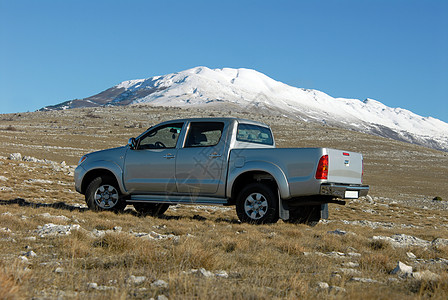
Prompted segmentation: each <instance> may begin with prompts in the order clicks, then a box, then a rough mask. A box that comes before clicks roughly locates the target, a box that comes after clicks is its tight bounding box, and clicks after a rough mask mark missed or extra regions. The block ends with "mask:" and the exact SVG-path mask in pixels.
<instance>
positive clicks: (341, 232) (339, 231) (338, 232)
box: [327, 229, 347, 235]
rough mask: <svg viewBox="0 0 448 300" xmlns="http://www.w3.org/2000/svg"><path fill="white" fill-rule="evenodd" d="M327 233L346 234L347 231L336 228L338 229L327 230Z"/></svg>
mask: <svg viewBox="0 0 448 300" xmlns="http://www.w3.org/2000/svg"><path fill="white" fill-rule="evenodd" d="M327 233H330V234H337V235H346V234H347V231H344V230H340V229H336V230H333V231H327Z"/></svg>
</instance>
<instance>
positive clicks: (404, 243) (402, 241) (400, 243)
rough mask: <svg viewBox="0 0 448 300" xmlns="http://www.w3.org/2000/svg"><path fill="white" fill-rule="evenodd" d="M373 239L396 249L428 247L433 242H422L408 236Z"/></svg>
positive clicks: (399, 235) (375, 237) (374, 237)
mask: <svg viewBox="0 0 448 300" xmlns="http://www.w3.org/2000/svg"><path fill="white" fill-rule="evenodd" d="M372 239H373V240H382V241H387V242H389V243H390V244H391V245H392V246H394V247H408V246H419V247H428V246H429V245H430V244H431V242H429V241H426V240H422V239H419V238H417V237H415V236H412V235H406V234H395V235H393V236H391V237H387V236H373V237H372Z"/></svg>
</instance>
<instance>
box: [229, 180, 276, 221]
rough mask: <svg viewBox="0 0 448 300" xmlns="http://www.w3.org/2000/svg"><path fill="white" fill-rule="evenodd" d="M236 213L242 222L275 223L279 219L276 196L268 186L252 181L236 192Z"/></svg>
mask: <svg viewBox="0 0 448 300" xmlns="http://www.w3.org/2000/svg"><path fill="white" fill-rule="evenodd" d="M236 213H237V215H238V218H239V219H240V221H241V222H243V223H252V224H267V223H275V222H277V221H278V219H279V215H278V196H276V193H274V191H273V190H272V189H271V188H270V187H268V186H266V185H264V184H262V183H252V184H250V185H248V186H246V187H245V188H244V189H243V190H241V192H240V193H239V194H238V196H237V199H236Z"/></svg>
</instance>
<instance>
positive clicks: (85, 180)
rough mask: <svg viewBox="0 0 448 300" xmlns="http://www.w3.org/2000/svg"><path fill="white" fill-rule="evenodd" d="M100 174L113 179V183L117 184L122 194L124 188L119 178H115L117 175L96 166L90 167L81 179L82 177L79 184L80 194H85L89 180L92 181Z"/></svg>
mask: <svg viewBox="0 0 448 300" xmlns="http://www.w3.org/2000/svg"><path fill="white" fill-rule="evenodd" d="M100 176H105V177H110V178H112V179H114V180H115V183H116V184H117V186H118V187H119V188H120V191H121V193H122V194H124V193H123V192H124V188H123V184H122V182H121V180H118V179H117V175H116V174H115V173H114V172H113V171H111V170H109V169H106V168H96V169H92V170H90V171H88V172H87V173H86V174H85V175H84V177H83V179H82V184H81V192H82V194H85V193H86V191H87V187H88V186H89V184H90V182H92V180H94V179H95V178H97V177H100Z"/></svg>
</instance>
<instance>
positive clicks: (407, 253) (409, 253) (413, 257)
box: [406, 252, 417, 259]
mask: <svg viewBox="0 0 448 300" xmlns="http://www.w3.org/2000/svg"><path fill="white" fill-rule="evenodd" d="M406 256H407V257H409V258H411V259H416V258H417V256H415V254H414V253H412V252H406Z"/></svg>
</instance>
